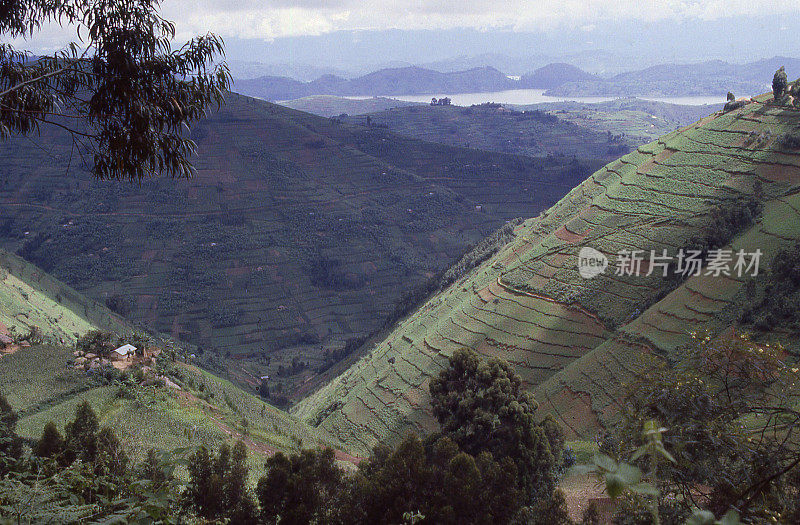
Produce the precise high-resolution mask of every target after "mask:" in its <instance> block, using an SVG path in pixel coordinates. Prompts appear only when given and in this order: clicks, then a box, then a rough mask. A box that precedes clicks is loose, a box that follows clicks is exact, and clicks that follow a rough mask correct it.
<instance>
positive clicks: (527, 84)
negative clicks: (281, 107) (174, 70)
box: [235, 57, 800, 101]
mask: <svg viewBox="0 0 800 525" xmlns="http://www.w3.org/2000/svg"><path fill="white" fill-rule="evenodd" d="M780 66H786V69H787V71H788V72H789V76H790V77H791V76H792V74H793V72H794V74H798V73H800V59H795V58H786V57H773V58H770V59H764V60H759V61H757V62H750V63H747V64H731V63H728V62H723V61H720V60H716V61H710V62H703V63H698V64H661V65H657V66H652V67H648V68H645V69H640V70H636V71H630V72H627V73H620V74H617V75H614V76H610V77H601V76H598V75H594V74H590V73H587V72H586V71H584V70H583V69H580V68H579V67H577V66H574V65H571V64H567V63H552V64H548V65H546V66H543V67H540V68H538V69H536V70H534V71H533V72H531V73H527V74H525V75H522V77H521V78H520V79H519V80H515V79H512V78H509V77H508V76H506V75H505V74H504V73H503V72H501V71H500V70H498V69H496V68H494V67H492V66H482V67H475V68H471V69H466V70H463V71H453V72H441V71H436V70H434V69H428V68H424V67H418V66H410V67H396V68H387V69H380V70H378V71H375V72H373V73H369V74H367V75H363V76H359V77H356V78H352V79H347V78H344V77H342V76H338V75H333V74H326V75H322V76H320V77H318V78H317V79H316V80H313V81H310V82H305V81H301V80H296V79H294V78H289V77H282V76H271V75H267V76H261V77H259V78H253V79H238V80H236V81H235V89H236V90H237V91H238V92H240V93H243V94H246V95H249V96H253V97H258V98H262V99H265V100H270V101H279V100H293V99H298V98H303V97H310V96H315V95H338V96H367V97H372V96H401V95H427V94H431V95H436V94H458V93H482V92H492V91H503V90H508V89H545V90H548V91H547V92H546V93H545V94H547V95H551V96H556V97H589V96H602V97H680V96H697V95H717V94H721V95H724V94H726V93H727V92H728V91H733V92H734V93H735V94H737V95H753V94H756V93H760V92H763V91H765V90H766V89H768V88H769V83H770V82H771V80H772V75H773V73H774V72H775V70H776V69H778V68H779V67H780Z"/></svg>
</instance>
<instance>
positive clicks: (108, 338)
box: [75, 330, 114, 357]
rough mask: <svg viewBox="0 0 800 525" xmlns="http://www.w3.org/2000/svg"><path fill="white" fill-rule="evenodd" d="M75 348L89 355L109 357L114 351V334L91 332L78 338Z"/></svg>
mask: <svg viewBox="0 0 800 525" xmlns="http://www.w3.org/2000/svg"><path fill="white" fill-rule="evenodd" d="M75 348H76V349H77V350H81V351H82V352H85V353H87V354H95V355H99V356H102V357H108V354H110V353H111V351H112V350H114V334H112V333H110V332H102V331H100V330H90V331H88V332H86V333H85V334H83V335H82V336H81V337H79V338H78V341H77V342H76V343H75Z"/></svg>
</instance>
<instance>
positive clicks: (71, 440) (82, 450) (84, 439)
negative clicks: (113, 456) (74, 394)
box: [61, 401, 100, 465]
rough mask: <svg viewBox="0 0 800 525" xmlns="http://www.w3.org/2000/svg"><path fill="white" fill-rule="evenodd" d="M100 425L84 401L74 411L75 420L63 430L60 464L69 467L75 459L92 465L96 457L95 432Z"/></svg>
mask: <svg viewBox="0 0 800 525" xmlns="http://www.w3.org/2000/svg"><path fill="white" fill-rule="evenodd" d="M99 428H100V423H99V422H98V420H97V414H95V412H94V410H93V409H92V407H91V405H89V403H88V402H87V401H84V402H83V403H81V404H80V405H78V408H76V409H75V419H74V420H73V421H72V422H70V423H67V426H66V427H65V428H64V454H62V456H61V458H62V463H63V464H66V465H69V464H70V463H72V462H73V461H75V460H76V459H80V460H81V461H84V462H86V463H94V460H95V458H96V457H97V431H98V429H99Z"/></svg>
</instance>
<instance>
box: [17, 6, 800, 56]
mask: <svg viewBox="0 0 800 525" xmlns="http://www.w3.org/2000/svg"><path fill="white" fill-rule="evenodd" d="M162 8H163V14H164V15H165V16H166V18H168V19H170V20H173V21H175V23H176V26H177V29H178V33H179V34H178V37H179V38H180V39H182V40H185V39H186V38H187V37H189V36H191V35H195V34H201V33H205V32H208V31H211V32H214V33H217V34H220V35H222V36H223V37H238V38H243V39H251V38H256V39H266V40H271V39H275V38H280V37H287V36H301V35H320V34H324V33H328V32H332V31H337V30H358V29H369V30H382V29H449V28H455V27H469V28H475V29H481V30H488V29H497V28H503V29H510V30H514V31H525V32H528V31H542V30H545V31H546V30H553V29H555V28H560V27H567V28H573V29H575V28H584V29H586V30H591V29H592V28H593V27H594V25H595V24H597V23H600V22H608V21H616V22H619V21H625V20H630V21H632V22H634V21H636V20H640V21H656V20H669V19H674V20H676V21H687V20H716V19H719V18H722V17H735V16H741V15H769V14H786V15H800V2H798V1H797V0H781V1H777V0H528V1H523V0H505V1H503V0H436V1H434V0H266V1H264V0H165V1H164V2H163V4H162ZM73 36H74V33H71V32H65V31H63V30H59V29H56V28H49V29H48V30H46V31H45V32H43V34H42V35H40V36H39V38H37V39H36V41H35V42H33V43H32V44H30V46H31V47H33V48H34V49H36V50H42V49H46V48H52V47H54V46H57V45H59V44H61V43H63V41H65V40H67V39H68V38H72V37H73Z"/></svg>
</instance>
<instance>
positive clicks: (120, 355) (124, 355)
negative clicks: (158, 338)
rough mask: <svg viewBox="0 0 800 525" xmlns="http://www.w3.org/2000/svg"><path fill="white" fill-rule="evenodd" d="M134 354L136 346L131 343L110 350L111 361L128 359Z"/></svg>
mask: <svg viewBox="0 0 800 525" xmlns="http://www.w3.org/2000/svg"><path fill="white" fill-rule="evenodd" d="M134 355H136V347H135V346H133V345H122V346H120V347H119V348H116V349H114V350H113V351H112V352H111V356H110V357H111V360H112V361H120V360H122V359H130V358H132V357H133V356H134Z"/></svg>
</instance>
